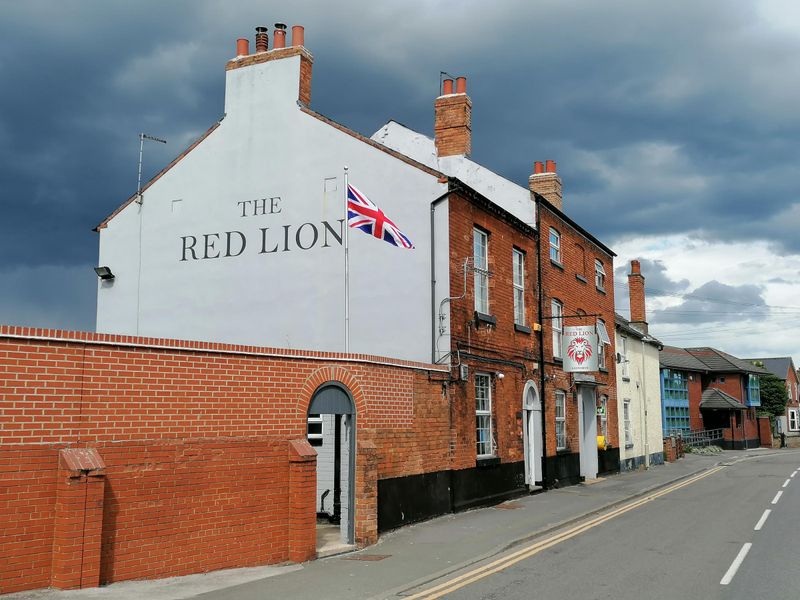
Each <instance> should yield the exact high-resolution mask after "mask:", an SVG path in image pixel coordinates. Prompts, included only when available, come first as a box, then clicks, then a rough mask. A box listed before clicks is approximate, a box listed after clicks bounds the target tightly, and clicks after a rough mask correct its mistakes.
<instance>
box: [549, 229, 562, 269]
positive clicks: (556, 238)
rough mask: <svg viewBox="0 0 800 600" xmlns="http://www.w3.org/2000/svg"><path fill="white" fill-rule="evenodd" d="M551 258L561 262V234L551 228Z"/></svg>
mask: <svg viewBox="0 0 800 600" xmlns="http://www.w3.org/2000/svg"><path fill="white" fill-rule="evenodd" d="M550 260H552V261H554V262H557V263H558V264H561V234H560V233H558V232H557V231H556V230H555V229H553V228H552V227H551V228H550Z"/></svg>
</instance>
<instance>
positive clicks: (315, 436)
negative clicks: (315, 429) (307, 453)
mask: <svg viewBox="0 0 800 600" xmlns="http://www.w3.org/2000/svg"><path fill="white" fill-rule="evenodd" d="M306 421H307V423H306V439H307V440H308V441H309V443H311V441H312V440H315V441H316V440H319V444H316V445H318V446H321V445H322V439H323V437H324V434H325V425H324V423H323V421H322V415H316V414H314V415H308V418H307V419H306ZM317 424H319V433H311V431H310V428H309V425H317ZM311 445H312V446H313V445H315V444H313V443H312V444H311Z"/></svg>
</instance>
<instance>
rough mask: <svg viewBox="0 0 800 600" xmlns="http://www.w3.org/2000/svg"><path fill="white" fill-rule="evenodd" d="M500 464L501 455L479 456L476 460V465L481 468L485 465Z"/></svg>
mask: <svg viewBox="0 0 800 600" xmlns="http://www.w3.org/2000/svg"><path fill="white" fill-rule="evenodd" d="M499 464H500V457H499V456H483V457H478V459H477V460H476V461H475V466H476V467H478V468H479V469H481V468H484V467H494V466H495V465H499Z"/></svg>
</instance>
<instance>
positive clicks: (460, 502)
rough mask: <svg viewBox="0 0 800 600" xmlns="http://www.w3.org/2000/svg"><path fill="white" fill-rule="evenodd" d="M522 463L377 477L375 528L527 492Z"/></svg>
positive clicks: (395, 525) (434, 515)
mask: <svg viewBox="0 0 800 600" xmlns="http://www.w3.org/2000/svg"><path fill="white" fill-rule="evenodd" d="M527 492H528V490H527V488H526V486H525V463H524V462H514V463H493V462H488V461H487V462H484V463H482V464H481V465H480V466H476V467H474V468H472V469H463V470H458V471H437V472H436V473H424V474H422V475H409V476H408V477H394V478H392V479H380V480H378V532H384V531H389V530H391V529H396V528H397V527H402V526H403V525H408V524H410V523H416V522H418V521H424V520H425V519H430V518H433V517H437V516H439V515H444V514H447V513H451V512H458V511H460V510H466V509H468V508H474V507H476V506H485V505H488V504H496V503H498V502H502V501H504V500H507V499H509V498H513V497H515V496H520V495H522V494H525V493H527Z"/></svg>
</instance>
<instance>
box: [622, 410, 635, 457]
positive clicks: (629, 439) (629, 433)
mask: <svg viewBox="0 0 800 600" xmlns="http://www.w3.org/2000/svg"><path fill="white" fill-rule="evenodd" d="M622 422H623V427H624V428H625V447H626V448H631V447H632V446H633V430H632V429H631V401H630V399H628V398H625V399H624V400H623V401H622Z"/></svg>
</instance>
